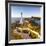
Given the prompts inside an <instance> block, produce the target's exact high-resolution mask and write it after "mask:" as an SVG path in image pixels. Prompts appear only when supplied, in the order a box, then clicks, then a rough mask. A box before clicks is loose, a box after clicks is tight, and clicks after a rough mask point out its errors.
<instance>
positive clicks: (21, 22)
mask: <svg viewBox="0 0 46 46" xmlns="http://www.w3.org/2000/svg"><path fill="white" fill-rule="evenodd" d="M22 15H23V13H22V12H21V18H20V24H23V16H22Z"/></svg>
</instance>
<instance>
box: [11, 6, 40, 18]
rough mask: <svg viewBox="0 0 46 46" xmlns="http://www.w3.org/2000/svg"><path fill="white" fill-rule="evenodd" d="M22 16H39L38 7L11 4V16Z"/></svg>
mask: <svg viewBox="0 0 46 46" xmlns="http://www.w3.org/2000/svg"><path fill="white" fill-rule="evenodd" d="M21 12H22V13H23V17H31V16H40V7H35V6H11V17H21Z"/></svg>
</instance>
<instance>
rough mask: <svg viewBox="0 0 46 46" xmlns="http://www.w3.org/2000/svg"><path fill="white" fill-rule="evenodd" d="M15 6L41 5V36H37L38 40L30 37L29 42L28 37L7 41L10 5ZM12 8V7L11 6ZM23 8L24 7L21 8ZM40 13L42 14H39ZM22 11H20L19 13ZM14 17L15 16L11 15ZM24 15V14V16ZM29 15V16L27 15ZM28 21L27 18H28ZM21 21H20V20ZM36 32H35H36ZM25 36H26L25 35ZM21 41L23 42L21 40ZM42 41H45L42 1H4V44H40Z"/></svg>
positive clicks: (43, 6)
mask: <svg viewBox="0 0 46 46" xmlns="http://www.w3.org/2000/svg"><path fill="white" fill-rule="evenodd" d="M12 6H13V7H15V6H18V7H20V6H22V7H23V6H24V7H27V6H28V7H30V6H31V7H42V8H41V10H42V11H40V15H41V16H40V17H41V23H40V24H41V26H40V27H41V34H42V35H41V36H39V35H38V36H39V37H40V38H41V39H40V40H36V39H35V40H36V41H35V40H33V39H31V42H30V39H26V40H25V39H24V40H23V39H22V40H17V42H15V41H16V40H15V41H14V42H13V41H10V42H9V37H10V36H9V35H10V34H9V32H8V31H9V28H10V26H9V25H10V24H11V15H12V14H11V12H12V9H11V7H12ZM13 9H14V8H13ZM23 10H24V9H23ZM41 13H42V14H41ZM22 14H23V13H22V12H21V15H22ZM13 17H15V16H13ZM24 17H25V16H24ZM29 17H30V16H29ZM32 18H37V17H32ZM21 19H22V16H21ZM28 21H29V20H28ZM21 23H22V22H21ZM36 34H37V33H36ZM25 37H26V36H25ZM22 41H23V42H22ZM42 43H45V3H44V2H26V1H9V0H8V1H6V39H5V45H24V44H42Z"/></svg>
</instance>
